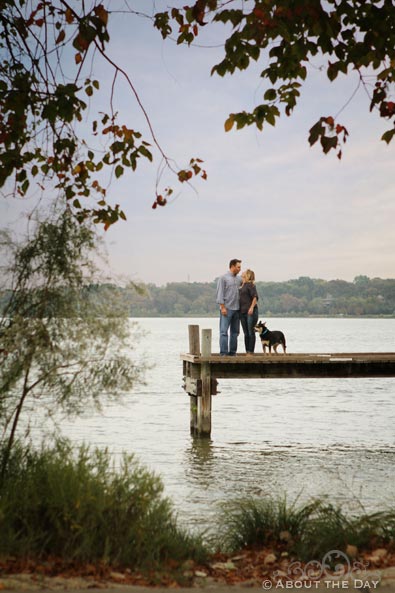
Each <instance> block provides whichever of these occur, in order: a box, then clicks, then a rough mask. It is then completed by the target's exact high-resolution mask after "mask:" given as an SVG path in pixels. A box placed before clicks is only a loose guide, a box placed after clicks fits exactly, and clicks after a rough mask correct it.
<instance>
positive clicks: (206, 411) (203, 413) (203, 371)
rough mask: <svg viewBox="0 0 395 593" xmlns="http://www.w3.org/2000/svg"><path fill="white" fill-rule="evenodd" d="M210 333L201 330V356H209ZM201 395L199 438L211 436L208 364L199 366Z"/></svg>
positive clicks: (198, 420) (209, 374) (198, 413)
mask: <svg viewBox="0 0 395 593" xmlns="http://www.w3.org/2000/svg"><path fill="white" fill-rule="evenodd" d="M211 343H212V331H211V329H202V356H211ZM200 379H201V384H202V395H201V396H200V397H198V398H197V399H198V402H197V403H198V409H197V415H198V417H197V432H198V434H199V435H200V436H210V434H211V368H210V364H209V363H202V364H201V365H200Z"/></svg>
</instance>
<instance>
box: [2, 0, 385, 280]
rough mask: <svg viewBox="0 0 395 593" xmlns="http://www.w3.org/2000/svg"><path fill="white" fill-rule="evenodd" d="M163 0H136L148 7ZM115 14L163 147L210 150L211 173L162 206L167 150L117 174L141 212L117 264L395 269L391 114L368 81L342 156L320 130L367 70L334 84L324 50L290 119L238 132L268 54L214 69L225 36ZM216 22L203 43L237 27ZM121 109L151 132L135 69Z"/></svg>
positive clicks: (114, 29) (117, 193)
mask: <svg viewBox="0 0 395 593" xmlns="http://www.w3.org/2000/svg"><path fill="white" fill-rule="evenodd" d="M119 4H120V5H121V4H122V3H121V2H120V3H119ZM150 4H151V3H150V2H148V1H147V0H144V1H141V2H135V1H133V0H130V1H129V5H130V6H131V7H133V8H134V7H135V8H137V9H142V8H143V7H144V8H145V9H146V7H147V5H150ZM113 6H114V3H111V7H113ZM156 7H157V9H160V8H161V4H160V2H157V3H156ZM111 23H112V25H111V29H110V31H111V43H110V46H109V47H110V49H109V54H110V56H111V58H113V59H114V60H115V61H116V62H118V63H119V65H121V66H122V67H124V68H125V69H126V70H127V72H128V74H129V76H130V78H131V80H132V81H133V84H134V85H135V88H136V89H137V91H138V92H139V95H140V98H141V100H142V102H143V104H144V106H145V108H146V110H147V112H148V114H149V116H150V119H151V123H152V125H153V128H154V129H155V133H156V135H157V137H158V139H159V141H160V143H161V146H162V148H163V149H164V151H165V152H166V153H167V154H168V155H169V156H170V157H172V158H174V159H175V160H176V161H177V163H178V164H179V165H180V166H185V165H187V164H188V160H189V158H190V157H200V158H202V159H203V160H204V167H205V168H206V170H207V175H208V179H207V181H196V182H194V183H193V185H194V188H195V191H193V190H192V189H190V188H188V187H181V188H180V190H181V191H180V193H179V195H178V197H177V199H176V200H174V202H173V203H171V204H169V205H168V206H166V207H165V208H157V209H156V210H153V209H152V208H151V206H152V203H153V201H154V192H155V180H156V174H157V167H158V166H159V162H160V161H159V158H158V157H157V156H156V160H155V163H154V165H153V166H152V165H148V164H147V165H145V164H143V165H142V166H141V167H140V168H139V169H138V171H137V172H136V173H132V172H130V173H127V174H125V176H124V177H123V178H122V179H121V180H118V181H114V183H113V185H112V186H111V189H110V191H109V198H110V200H111V201H113V202H115V203H120V204H121V205H122V207H123V209H124V210H125V212H126V214H127V222H120V223H117V224H116V225H115V226H114V227H112V228H111V229H110V230H109V231H108V232H107V233H106V243H107V247H108V252H109V257H110V263H111V268H112V270H113V272H114V273H115V274H118V275H123V276H127V277H129V278H131V279H133V280H135V281H136V280H138V281H143V282H153V283H156V284H159V285H161V284H165V283H166V282H170V281H190V282H194V281H212V280H213V279H214V278H216V277H217V276H219V275H220V274H222V273H223V272H224V271H226V269H227V267H228V262H229V259H231V258H233V257H237V258H239V259H241V260H242V262H243V263H242V267H243V268H245V267H249V268H252V269H253V270H254V271H255V273H256V277H257V280H262V281H268V280H275V281H276V280H287V279H289V278H297V277H299V276H311V277H315V278H324V279H333V278H341V279H344V280H352V279H353V278H354V277H355V276H357V275H360V274H366V275H368V276H370V277H376V276H378V277H383V278H385V277H395V266H394V251H395V249H394V248H395V232H394V220H395V199H394V157H395V142H393V144H392V145H390V146H389V147H388V146H387V145H386V144H385V143H383V142H381V141H380V139H379V138H380V136H381V134H382V132H383V131H384V130H385V129H386V127H385V126H383V123H382V122H380V121H379V118H378V116H377V115H372V114H370V113H369V99H368V97H367V96H366V93H365V91H364V90H363V89H362V88H361V89H360V90H359V91H358V93H357V94H356V96H355V97H354V99H353V100H352V101H351V103H350V104H349V105H348V107H346V109H344V111H343V112H342V113H341V115H340V116H339V121H340V123H343V124H344V125H346V126H347V128H348V130H349V133H350V138H349V141H348V143H347V144H346V147H345V149H344V154H343V159H342V161H339V160H338V159H337V158H336V156H335V154H333V155H332V154H330V155H327V156H324V155H323V154H322V152H321V151H320V149H319V148H318V146H316V147H314V148H310V147H309V145H308V142H307V136H308V130H309V128H310V127H311V126H312V125H313V124H314V123H315V122H316V121H317V119H318V118H319V117H320V116H321V115H335V114H336V112H337V111H339V110H340V109H341V107H342V106H343V105H344V104H345V103H346V102H347V101H348V99H349V98H350V96H351V95H352V93H353V92H354V90H355V88H356V86H357V82H358V79H357V76H356V75H355V74H352V75H351V76H350V77H348V78H347V79H346V78H345V77H344V76H343V77H342V79H341V80H339V81H337V82H335V83H332V84H330V83H329V82H327V81H326V79H325V76H324V74H323V73H322V72H321V71H320V66H322V65H324V62H322V61H320V59H319V58H316V61H315V63H314V66H315V68H314V70H313V71H312V75H311V78H309V79H308V82H307V83H306V85H305V88H304V90H302V98H301V100H300V104H299V105H298V107H297V108H296V110H295V111H294V113H293V115H292V116H291V117H290V118H286V117H285V116H284V117H281V119H280V122H279V123H278V124H277V125H276V127H275V128H271V127H270V126H269V127H267V128H264V131H263V132H259V131H257V130H256V129H253V128H249V129H244V130H241V131H238V132H236V131H231V132H229V133H225V132H224V121H225V120H226V119H227V117H228V114H229V113H231V112H236V111H239V110H242V109H247V110H248V109H251V108H253V107H254V106H255V105H257V104H258V102H259V101H260V99H261V98H262V95H263V93H264V91H265V90H266V88H267V87H266V86H265V85H264V84H263V83H262V81H261V80H260V78H259V72H260V71H261V70H262V69H263V68H264V62H260V63H259V65H258V67H256V66H255V65H254V66H253V67H252V68H251V69H249V70H248V71H247V72H244V73H242V74H236V75H234V76H228V77H226V78H224V79H223V78H220V77H218V76H217V75H214V76H210V70H211V68H212V66H213V65H214V64H216V63H217V62H218V61H220V59H221V56H222V55H223V50H222V49H221V47H209V48H203V47H191V48H187V47H179V46H176V44H175V43H174V42H173V41H171V40H166V41H163V40H162V38H161V35H160V33H159V32H158V31H156V30H154V29H153V27H152V25H151V24H150V21H148V20H146V19H143V18H138V17H129V16H126V15H112V16H111ZM216 27H217V28H215V29H212V28H211V29H210V30H209V31H207V30H204V31H203V32H202V37H201V39H200V40H199V42H200V45H208V46H220V44H221V42H222V41H223V26H222V25H221V24H219V25H217V26H216ZM206 29H207V28H206ZM94 74H95V76H96V77H97V78H99V80H101V95H100V96H101V101H103V105H105V102H106V101H107V100H108V96H109V90H110V86H111V82H112V78H111V76H112V75H111V72H110V71H109V70H108V69H107V68H106V67H105V65H104V64H103V63H100V65H99V62H98V66H97V70H96V71H95V73H94ZM116 109H117V110H118V111H119V114H120V120H123V121H125V123H127V124H128V125H129V126H130V127H134V128H135V129H139V130H140V131H142V132H143V134H144V135H145V136H146V139H147V140H148V141H150V138H149V131H148V129H147V126H146V123H145V121H144V119H143V117H142V114H141V111H140V110H139V107H138V105H137V103H136V101H135V99H134V97H133V95H132V93H131V91H130V89H128V88H127V86H126V85H125V84H124V83H122V82H121V81H119V83H118V85H117V88H116ZM388 127H389V126H388ZM167 184H171V185H172V186H173V187H176V186H177V184H176V183H175V180H171V179H170V178H165V179H164V180H163V183H162V184H161V187H165V186H166V185H167ZM176 193H177V192H176ZM1 212H2V217H3V221H4V222H6V221H7V222H8V221H11V220H12V219H13V218H15V217H16V214H15V213H16V212H17V209H16V207H15V206H14V205H13V204H10V203H8V204H7V205H5V204H4V203H3V204H2V206H1Z"/></svg>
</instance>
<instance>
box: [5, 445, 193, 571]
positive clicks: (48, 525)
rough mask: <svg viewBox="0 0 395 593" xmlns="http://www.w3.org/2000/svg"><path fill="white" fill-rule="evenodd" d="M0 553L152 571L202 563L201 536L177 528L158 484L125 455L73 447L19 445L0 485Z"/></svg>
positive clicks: (158, 481) (156, 479)
mask: <svg viewBox="0 0 395 593" xmlns="http://www.w3.org/2000/svg"><path fill="white" fill-rule="evenodd" d="M0 533H1V537H0V555H3V556H7V555H13V556H16V557H33V558H45V557H49V556H59V557H61V558H62V559H63V560H64V561H68V560H69V561H80V562H96V561H100V562H105V563H109V564H112V565H124V566H128V567H147V566H149V567H154V566H156V565H160V564H161V563H165V562H166V561H167V560H169V559H171V560H172V561H173V563H174V562H182V561H183V560H185V559H187V558H194V559H197V560H201V559H202V558H203V557H204V556H205V548H204V546H203V544H202V540H201V538H200V537H196V536H192V535H190V534H189V533H188V532H187V531H185V530H183V529H180V528H179V527H178V526H177V523H176V519H175V516H174V512H173V509H172V507H171V505H170V503H169V501H168V500H167V499H166V498H164V497H163V485H162V483H161V481H160V479H159V478H158V477H156V476H154V475H153V474H151V473H150V472H149V471H147V470H146V469H144V468H143V467H141V466H140V465H139V464H138V463H136V461H135V460H134V458H133V457H132V456H124V457H123V461H122V465H121V467H120V468H119V469H117V470H115V469H114V467H113V464H112V462H111V457H110V455H109V454H108V452H103V451H100V450H95V451H93V452H91V451H90V450H89V449H88V448H86V447H81V448H79V449H78V450H77V451H76V452H74V451H73V448H72V446H71V444H70V443H69V442H66V441H61V442H57V443H56V445H55V446H54V447H51V448H48V447H43V448H42V449H41V450H39V451H28V450H26V449H23V448H21V447H15V448H14V450H13V453H12V456H11V459H10V460H9V463H8V470H7V475H6V477H5V480H4V481H3V483H2V485H1V486H0Z"/></svg>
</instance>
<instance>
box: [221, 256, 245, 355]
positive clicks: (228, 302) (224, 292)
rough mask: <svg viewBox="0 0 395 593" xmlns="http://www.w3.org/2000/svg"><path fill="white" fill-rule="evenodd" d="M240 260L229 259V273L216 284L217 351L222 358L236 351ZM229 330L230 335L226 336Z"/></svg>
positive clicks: (238, 323) (238, 322) (238, 321)
mask: <svg viewBox="0 0 395 593" xmlns="http://www.w3.org/2000/svg"><path fill="white" fill-rule="evenodd" d="M240 269H241V260H240V259H231V260H230V262H229V272H227V273H226V274H224V275H223V276H221V277H220V278H219V280H218V284H217V299H216V302H217V303H218V304H219V308H220V318H219V334H220V336H219V350H220V354H221V355H222V356H225V355H230V356H235V354H236V350H237V336H238V335H239V331H240V312H239V309H240V300H239V288H240V286H241V278H240V276H238V273H239V272H240ZM229 330H230V335H229V336H228V333H229Z"/></svg>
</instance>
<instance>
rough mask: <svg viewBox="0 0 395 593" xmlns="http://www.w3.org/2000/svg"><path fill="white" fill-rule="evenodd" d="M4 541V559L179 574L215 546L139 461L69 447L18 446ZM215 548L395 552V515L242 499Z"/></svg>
mask: <svg viewBox="0 0 395 593" xmlns="http://www.w3.org/2000/svg"><path fill="white" fill-rule="evenodd" d="M2 454H3V453H2V450H1V448H0V462H1V455H2ZM0 533H1V537H0V557H2V558H7V557H8V558H10V557H12V558H15V559H19V560H23V559H25V560H29V559H31V560H33V561H36V562H37V561H42V560H44V561H45V560H50V559H51V558H59V559H61V560H62V562H63V563H67V562H70V563H81V564H84V563H95V564H97V565H98V564H99V565H104V566H111V567H119V568H129V569H132V570H143V571H144V570H145V569H147V570H150V571H152V570H158V571H159V572H160V571H161V570H162V571H166V570H168V568H169V567H170V571H172V572H177V571H179V573H180V575H182V574H183V566H185V564H188V563H186V561H193V563H194V564H204V563H205V562H207V561H209V559H210V549H209V544H208V543H207V542H206V543H205V542H204V541H203V538H202V536H196V535H192V534H191V533H190V532H188V531H187V530H185V529H182V528H180V527H179V526H178V524H177V521H176V517H175V514H174V510H173V507H172V505H171V503H170V501H169V500H168V499H167V498H165V497H164V496H163V485H162V482H161V480H160V479H159V478H158V477H157V476H155V475H154V474H152V473H151V472H149V471H148V470H147V469H145V468H144V467H142V466H141V465H139V464H138V463H137V462H136V460H135V459H134V457H133V456H124V457H123V460H122V464H121V465H120V467H119V468H114V465H113V462H112V460H111V456H110V454H109V453H108V452H107V451H104V452H103V451H101V450H98V449H95V450H93V451H91V450H90V449H89V448H87V447H80V448H78V449H76V450H74V448H73V447H72V445H71V443H70V442H68V441H64V440H63V441H58V442H56V443H55V445H54V446H52V447H45V446H43V447H42V448H41V449H40V450H29V449H27V448H26V447H25V448H23V447H22V446H20V445H18V446H16V447H14V448H13V451H12V454H11V457H10V459H9V463H8V465H7V473H6V476H5V479H4V481H3V482H2V483H1V484H0ZM210 544H211V545H212V546H214V545H215V548H216V549H217V550H220V551H221V552H222V553H224V554H232V553H234V552H238V551H241V550H243V549H254V548H256V549H265V548H266V549H272V550H276V551H279V552H287V554H288V555H289V556H290V557H294V558H298V559H299V560H301V561H306V562H309V561H311V560H321V559H322V558H323V557H324V556H325V555H326V554H327V553H328V552H330V551H333V550H339V551H342V552H345V553H347V549H348V546H349V545H353V546H356V547H357V548H358V553H360V552H364V551H368V550H372V549H374V548H377V547H386V548H387V549H391V550H395V511H394V510H388V511H382V512H377V513H371V514H367V513H363V514H360V515H358V516H348V515H346V514H345V513H344V512H343V511H342V510H341V509H340V508H338V507H335V506H333V505H330V504H328V503H327V502H324V501H322V500H314V501H311V502H308V503H304V504H301V503H299V502H298V501H295V502H294V503H289V502H288V501H287V499H286V498H281V499H277V500H275V499H266V498H264V499H259V500H251V499H249V500H236V501H233V502H231V503H227V504H225V505H224V506H223V511H222V513H221V515H220V516H219V518H218V535H217V536H216V537H215V539H214V541H213V540H212V541H211V542H210Z"/></svg>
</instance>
